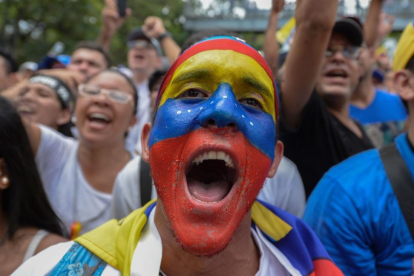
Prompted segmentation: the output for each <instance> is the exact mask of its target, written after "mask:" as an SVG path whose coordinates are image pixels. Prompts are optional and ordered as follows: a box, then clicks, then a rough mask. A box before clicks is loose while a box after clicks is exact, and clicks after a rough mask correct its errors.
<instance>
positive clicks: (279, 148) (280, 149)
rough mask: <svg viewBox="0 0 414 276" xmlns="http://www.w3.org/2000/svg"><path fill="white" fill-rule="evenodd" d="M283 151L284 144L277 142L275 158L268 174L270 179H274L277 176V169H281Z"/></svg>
mask: <svg viewBox="0 0 414 276" xmlns="http://www.w3.org/2000/svg"><path fill="white" fill-rule="evenodd" d="M283 149H284V145H283V143H282V142H280V141H277V143H276V145H275V158H274V159H273V163H272V165H271V167H270V170H269V173H268V174H267V177H268V178H272V177H273V176H275V174H276V172H277V168H278V167H279V164H280V161H282V157H283Z"/></svg>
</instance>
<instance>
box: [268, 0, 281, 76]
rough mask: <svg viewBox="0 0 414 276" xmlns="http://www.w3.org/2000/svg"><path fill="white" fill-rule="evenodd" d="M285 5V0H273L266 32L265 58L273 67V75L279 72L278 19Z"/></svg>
mask: <svg viewBox="0 0 414 276" xmlns="http://www.w3.org/2000/svg"><path fill="white" fill-rule="evenodd" d="M284 5H285V1H284V0H273V1H272V9H271V10H270V15H269V22H268V23H267V29H266V33H265V41H264V44H263V52H264V58H265V60H266V61H267V63H268V64H269V66H270V68H271V69H272V72H273V75H276V73H277V69H278V68H277V67H278V66H277V65H278V59H279V45H278V43H277V41H276V32H277V28H278V26H277V20H278V16H279V13H280V12H281V11H282V9H283V6H284Z"/></svg>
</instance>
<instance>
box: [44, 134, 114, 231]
mask: <svg viewBox="0 0 414 276" xmlns="http://www.w3.org/2000/svg"><path fill="white" fill-rule="evenodd" d="M40 129H41V133H42V134H41V142H40V145H39V148H38V150H37V153H36V164H37V167H38V169H39V173H40V176H41V178H42V181H43V186H44V188H45V191H46V194H47V196H48V198H49V201H50V203H51V204H52V207H53V209H54V211H55V212H56V214H57V215H58V216H59V218H60V219H61V220H62V221H63V223H64V225H65V226H66V229H67V230H68V231H69V230H70V226H71V225H72V223H73V222H75V221H79V222H80V223H81V225H82V229H81V233H86V232H88V231H90V230H92V229H94V228H96V227H98V226H99V225H101V224H102V223H104V222H106V221H108V220H109V219H110V218H111V214H110V209H109V208H108V207H109V204H110V202H111V198H112V195H111V194H106V193H102V192H99V191H97V190H95V189H94V188H92V186H90V185H89V183H88V182H87V181H86V179H85V177H84V175H83V172H82V168H81V166H80V164H79V162H78V157H77V152H78V145H79V143H78V141H77V140H75V139H73V138H69V137H66V136H63V135H62V134H60V133H58V132H57V131H54V130H52V129H50V128H48V127H45V126H40Z"/></svg>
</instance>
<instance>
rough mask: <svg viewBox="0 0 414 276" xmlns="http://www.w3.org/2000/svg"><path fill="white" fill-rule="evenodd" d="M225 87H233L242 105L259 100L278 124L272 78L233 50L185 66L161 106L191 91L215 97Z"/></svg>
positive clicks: (209, 54)
mask: <svg viewBox="0 0 414 276" xmlns="http://www.w3.org/2000/svg"><path fill="white" fill-rule="evenodd" d="M222 83H228V84H230V85H231V87H232V89H233V93H234V95H235V97H236V99H237V100H238V101H242V100H244V99H255V100H257V101H258V102H259V103H260V104H261V107H262V109H263V111H264V112H266V113H268V114H270V115H271V116H272V117H273V121H274V122H276V111H275V91H274V88H273V82H272V80H271V79H270V78H269V75H268V74H267V73H266V71H265V70H264V69H263V67H262V66H261V65H260V64H258V63H257V62H256V61H255V60H254V59H253V58H251V57H249V56H247V55H244V54H241V53H238V52H235V51H232V50H210V51H204V52H201V53H198V54H196V55H194V56H192V57H190V58H189V59H187V60H186V61H185V62H183V64H181V65H180V66H179V67H178V68H177V70H176V71H175V72H174V75H173V77H172V78H171V81H170V83H169V84H168V86H167V87H166V90H165V92H164V93H163V95H162V98H161V101H160V105H159V106H162V105H163V104H164V103H165V101H166V100H167V99H169V98H172V99H175V98H177V97H179V96H180V95H181V94H182V93H183V92H185V91H186V90H188V89H199V90H202V91H204V92H206V93H207V94H208V95H209V96H211V95H212V94H213V93H214V91H216V89H217V88H218V87H219V85H220V84H222Z"/></svg>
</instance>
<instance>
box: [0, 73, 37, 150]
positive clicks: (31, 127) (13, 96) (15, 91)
mask: <svg viewBox="0 0 414 276" xmlns="http://www.w3.org/2000/svg"><path fill="white" fill-rule="evenodd" d="M27 83H28V80H22V81H20V82H18V83H16V84H15V85H13V86H11V87H9V88H8V89H6V90H3V91H2V92H1V93H0V95H1V96H3V97H5V98H6V99H8V100H9V101H11V102H15V101H16V100H17V98H18V97H19V94H20V91H22V90H23V89H25V87H26V85H27ZM22 121H23V125H24V127H25V129H26V133H27V136H28V137H29V141H30V146H31V147H32V150H33V154H34V155H36V153H37V149H38V148H39V145H40V137H41V132H40V128H39V126H38V125H37V124H35V123H32V122H30V121H29V120H27V119H25V118H24V117H22Z"/></svg>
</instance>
